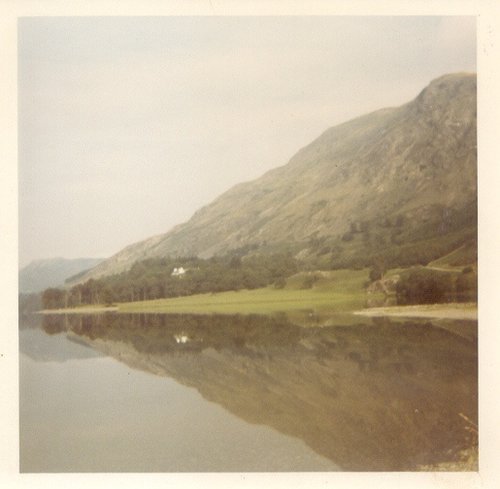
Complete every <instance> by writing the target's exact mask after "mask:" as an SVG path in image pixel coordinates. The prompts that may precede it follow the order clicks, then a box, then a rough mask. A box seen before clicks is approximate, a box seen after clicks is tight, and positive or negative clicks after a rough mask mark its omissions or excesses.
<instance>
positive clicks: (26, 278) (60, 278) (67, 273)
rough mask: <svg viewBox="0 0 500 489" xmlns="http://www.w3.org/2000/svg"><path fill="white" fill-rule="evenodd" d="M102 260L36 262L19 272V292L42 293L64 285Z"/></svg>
mask: <svg viewBox="0 0 500 489" xmlns="http://www.w3.org/2000/svg"><path fill="white" fill-rule="evenodd" d="M101 261H102V258H76V259H66V258H49V259H46V260H35V261H32V262H31V263H30V264H29V265H27V266H25V267H24V268H22V269H21V270H19V292H20V293H23V294H28V293H33V292H40V291H42V290H44V289H46V288H47V287H58V286H62V285H64V281H65V280H66V279H67V278H69V277H71V276H73V275H75V274H78V273H81V272H83V271H85V270H89V269H91V268H93V267H95V266H96V265H97V264H99V263H100V262H101Z"/></svg>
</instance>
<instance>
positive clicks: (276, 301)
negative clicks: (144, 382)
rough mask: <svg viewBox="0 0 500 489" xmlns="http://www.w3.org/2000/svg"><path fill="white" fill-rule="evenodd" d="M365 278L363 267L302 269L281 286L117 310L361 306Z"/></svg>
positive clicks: (237, 310) (228, 310) (240, 310)
mask: <svg viewBox="0 0 500 489" xmlns="http://www.w3.org/2000/svg"><path fill="white" fill-rule="evenodd" d="M367 280H368V271H367V270H335V271H328V272H303V273H299V274H297V275H295V276H293V277H291V278H290V279H289V280H288V282H287V285H286V287H285V288H283V289H276V288H274V287H272V286H270V287H265V288H262V289H254V290H239V291H230V292H219V293H212V294H198V295H191V296H185V297H175V298H171V299H157V300H151V301H140V302H128V303H120V304H118V312H124V313H133V312H178V313H188V312H190V313H200V314H201V313H222V314H224V313H226V314H235V313H240V314H252V313H260V314H265V313H272V312H279V311H294V310H301V309H323V308H335V309H337V310H354V309H357V308H360V307H363V305H364V302H365V289H364V285H365V283H366V281H367ZM304 287H307V288H304Z"/></svg>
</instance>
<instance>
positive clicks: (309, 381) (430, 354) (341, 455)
mask: <svg viewBox="0 0 500 489" xmlns="http://www.w3.org/2000/svg"><path fill="white" fill-rule="evenodd" d="M356 321H358V319H356ZM359 321H363V320H359ZM457 324H459V326H460V327H457ZM476 327H477V323H466V322H463V323H457V322H454V324H453V328H454V329H455V330H457V329H458V330H464V329H469V330H471V329H472V330H475V329H476ZM453 328H452V329H453ZM43 329H44V330H45V332H46V333H49V334H56V333H60V332H66V334H67V336H68V337H69V338H74V339H78V340H79V342H82V341H83V342H85V343H86V344H88V345H89V346H91V347H92V348H93V349H95V350H97V351H98V352H101V353H104V354H106V355H109V356H112V357H114V358H116V359H118V360H120V361H121V362H124V363H125V364H127V365H128V366H129V367H132V368H135V369H140V370H143V371H146V372H150V373H152V374H155V375H161V376H168V377H171V378H173V379H175V380H176V381H178V382H180V383H182V384H184V385H186V386H190V387H194V388H196V389H197V390H198V391H199V393H201V395H202V396H203V397H204V398H206V399H207V400H209V401H213V402H215V403H217V404H219V405H220V406H222V407H223V408H225V409H226V410H228V411H230V412H231V413H233V414H235V415H237V416H238V417H240V418H242V419H243V420H245V421H247V422H250V423H256V424H263V425H267V426H270V427H272V428H274V429H276V430H278V431H280V432H281V433H284V434H286V435H291V436H293V437H298V438H300V439H302V440H303V441H304V442H305V443H306V444H307V445H309V446H310V447H311V448H312V449H313V450H314V451H315V452H317V453H318V454H320V455H322V456H324V457H327V458H328V459H330V460H332V461H334V462H335V463H336V464H338V465H339V466H340V467H341V468H342V469H343V470H351V471H364V470H383V471H389V470H417V469H418V468H419V467H420V466H422V465H426V464H436V463H439V462H445V461H454V460H457V459H458V457H459V453H460V451H461V450H463V449H466V448H469V447H470V446H471V444H472V443H473V440H472V437H473V436H474V435H473V433H471V432H470V431H467V430H466V429H465V426H466V421H464V418H463V416H466V417H467V418H468V419H470V420H471V421H472V422H473V423H476V424H477V342H476V341H475V338H474V337H472V339H471V338H470V337H464V336H459V335H457V334H455V333H454V332H453V331H448V330H446V329H443V328H441V327H436V326H434V325H433V324H432V323H430V322H422V321H406V322H393V321H390V320H388V319H384V318H378V319H372V320H366V321H365V323H362V322H359V323H358V324H351V325H347V326H342V325H336V326H310V327H302V326H299V325H297V324H293V323H292V322H290V321H289V320H288V319H287V317H286V316H229V315H210V316H203V315H189V314H178V315H177V314H169V315H160V314H156V315H155V314H148V315H144V314H136V315H122V314H105V315H88V316H87V315H74V316H46V317H44V320H43ZM465 336H467V335H465Z"/></svg>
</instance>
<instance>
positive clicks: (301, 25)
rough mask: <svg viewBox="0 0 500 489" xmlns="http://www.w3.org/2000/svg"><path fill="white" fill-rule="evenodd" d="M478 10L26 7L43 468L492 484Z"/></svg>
mask: <svg viewBox="0 0 500 489" xmlns="http://www.w3.org/2000/svg"><path fill="white" fill-rule="evenodd" d="M476 98H477V81H476V19H475V17H472V16H471V17H465V16H421V17H418V16H417V17H416V16H413V17H403V16H387V17H381V16H366V17H361V16H359V17H350V16H338V17H336V16H325V17H322V16H279V17H273V16H265V17H232V16H227V17H222V16H221V17H217V16H211V17H203V16H199V17H194V16H184V17H175V16H171V17H21V18H19V21H18V119H19V125H18V148H19V155H18V156H19V161H18V181H19V189H18V192H19V383H20V390H19V395H20V399H19V440H20V471H21V472H22V473H59V472H69V473H84V472H160V473H179V472H200V473H201V472H330V471H332V472H333V471H335V472H338V471H349V472H365V471H375V472H388V471H392V472H396V471H397V472H402V471H404V472H422V471H424V472H434V471H447V472H454V471H477V470H478V452H479V450H478V446H479V437H478V308H477V302H478V289H477V277H478V266H477V263H478V258H477V249H478V243H477V231H478V224H477V110H476Z"/></svg>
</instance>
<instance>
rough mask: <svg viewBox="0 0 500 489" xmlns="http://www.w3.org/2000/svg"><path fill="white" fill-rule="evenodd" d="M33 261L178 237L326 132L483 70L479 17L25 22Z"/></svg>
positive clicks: (26, 173) (27, 189) (25, 183)
mask: <svg viewBox="0 0 500 489" xmlns="http://www.w3.org/2000/svg"><path fill="white" fill-rule="evenodd" d="M18 49H19V82H18V89H19V263H20V266H23V265H26V264H27V263H28V262H29V261H31V260H32V259H36V258H49V257H55V256H63V257H67V258H74V257H83V256H88V257H91V256H95V257H97V256H102V257H105V256H109V255H111V254H114V253H115V252H118V251H119V250H120V249H121V248H122V247H124V246H126V245H128V244H130V243H132V242H135V241H139V240H142V239H144V238H147V237H150V236H152V235H154V234H159V233H163V232H166V231H168V230H169V229H170V228H171V227H172V226H173V225H175V224H178V223H180V222H183V221H185V220H187V219H188V218H189V217H190V216H191V215H192V214H193V212H194V211H195V210H197V209H198V208H199V207H201V206H203V205H205V204H207V203H209V202H210V201H211V200H212V199H213V198H214V197H216V196H217V195H219V194H220V193H222V192H223V191H225V190H227V189H228V188H229V187H231V186H232V185H234V184H235V183H238V182H241V181H244V180H249V179H253V178H255V177H258V176H259V175H261V174H262V173H264V172H265V171H266V170H268V169H270V168H273V167H276V166H280V165H283V164H285V163H286V162H287V161H288V160H289V159H290V157H291V156H293V154H294V153H295V152H296V151H297V150H298V149H300V148H301V147H302V146H304V145H306V144H308V143H310V142H311V141H312V140H313V139H314V138H316V137H317V136H319V135H320V134H321V133H322V132H323V131H324V130H325V129H327V128H328V127H331V126H332V125H335V124H337V123H340V122H343V121H345V120H348V119H350V118H353V117H356V116H358V115H361V114H363V113H366V112H369V111H372V110H375V109H378V108H381V107H385V106H397V105H400V104H402V103H404V102H407V101H409V100H410V99H412V98H414V97H415V96H416V95H417V94H418V93H419V92H420V90H422V88H423V87H424V86H425V85H427V84H428V83H429V81H431V80H432V79H433V78H435V77H438V76H440V75H442V74H445V73H450V72H456V71H476V44H475V19H474V18H473V17H154V18H153V17H151V18H148V17H136V18H133V17H122V18H119V17H93V18H91V17H87V18H85V17H82V18H78V17H67V18H64V17H59V18H55V17H54V18H48V17H39V18H34V17H33V18H22V19H20V21H19V45H18Z"/></svg>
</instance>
